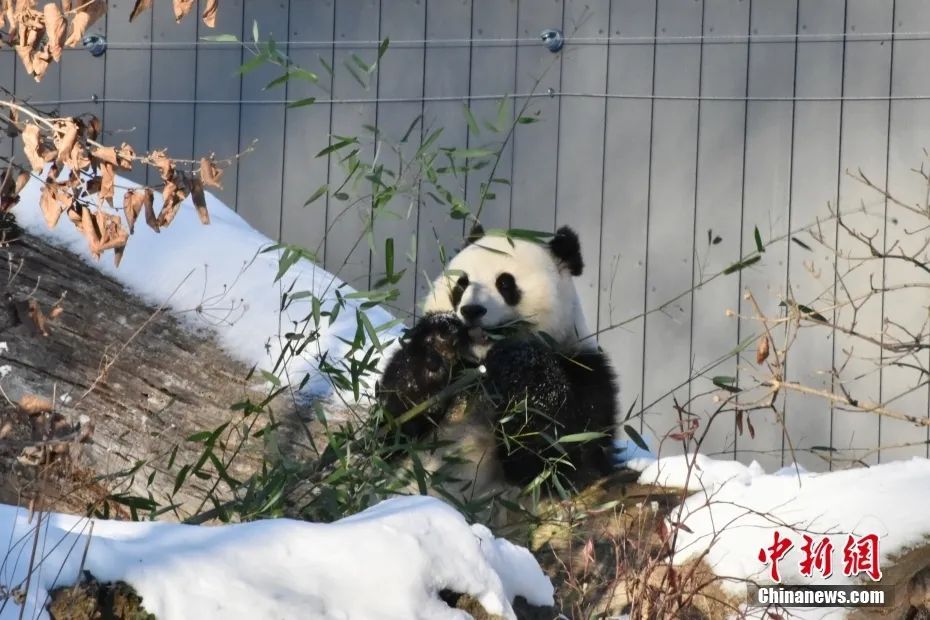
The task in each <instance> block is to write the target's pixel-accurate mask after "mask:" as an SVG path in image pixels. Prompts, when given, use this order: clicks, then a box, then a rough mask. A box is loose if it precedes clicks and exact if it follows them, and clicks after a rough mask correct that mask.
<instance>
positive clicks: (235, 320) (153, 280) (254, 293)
mask: <svg viewBox="0 0 930 620" xmlns="http://www.w3.org/2000/svg"><path fill="white" fill-rule="evenodd" d="M116 185H117V188H116V192H115V196H114V204H116V205H122V204H123V194H124V193H125V190H126V189H127V188H134V187H139V185H138V184H137V183H134V182H132V181H130V180H129V179H126V178H123V177H117V178H116ZM41 190H42V183H41V182H39V181H38V180H37V179H35V178H33V179H32V180H31V181H30V182H29V183H27V185H26V186H25V188H23V191H22V193H21V199H20V203H19V205H18V206H17V207H16V208H15V210H14V211H13V213H14V214H15V216H16V220H17V222H18V223H19V225H20V226H22V227H23V228H24V229H25V230H27V231H28V232H30V233H32V234H34V235H37V236H39V237H42V238H44V239H46V240H48V241H50V242H52V243H55V244H56V245H59V246H63V247H65V248H67V249H68V250H70V251H71V252H74V253H75V254H77V255H78V256H81V257H82V258H84V259H86V260H87V261H88V262H89V263H91V264H93V265H94V266H96V267H97V268H98V269H100V271H101V272H103V273H105V274H106V275H108V276H110V277H112V278H114V279H115V280H116V281H118V282H120V283H121V284H123V285H124V286H125V287H126V288H127V289H129V290H130V291H132V292H133V293H135V294H136V295H138V296H139V297H140V298H142V299H144V300H145V301H147V302H149V303H151V304H153V305H155V306H158V305H161V304H163V303H165V304H166V306H167V307H168V308H170V309H172V310H174V311H175V313H176V314H177V315H178V316H181V317H186V318H187V319H188V320H189V322H191V323H192V324H194V325H200V326H207V327H210V328H212V329H213V330H214V331H215V333H216V335H217V337H218V340H219V343H220V344H221V346H223V348H224V349H225V350H226V351H227V352H228V353H230V354H231V355H233V356H234V357H235V358H237V359H239V360H240V361H242V362H244V363H245V364H247V365H249V366H252V365H256V366H257V367H258V368H264V369H266V370H271V369H272V367H273V365H274V362H275V361H276V360H277V358H278V355H279V354H280V352H281V349H282V346H283V344H284V343H283V341H281V340H280V339H279V338H278V335H279V334H282V333H284V332H287V331H291V330H292V329H293V322H297V321H302V320H303V319H304V318H305V317H306V316H308V315H309V314H310V308H311V302H310V300H309V299H308V298H303V299H299V300H294V301H293V302H292V304H291V306H290V307H289V308H287V309H286V310H285V311H284V312H283V313H282V312H281V310H280V305H281V293H282V292H283V291H285V290H287V289H288V288H289V287H290V286H291V284H292V283H293V284H294V286H293V289H292V292H293V293H297V292H298V291H312V292H313V294H314V295H317V296H320V297H322V298H324V302H323V309H324V310H326V309H329V308H331V307H332V304H333V302H334V301H335V299H336V297H335V290H336V289H339V291H340V293H341V294H342V295H348V294H351V293H353V292H355V290H354V289H353V288H352V287H350V286H348V285H347V284H345V283H344V282H342V280H340V279H339V278H338V277H337V276H334V275H333V274H330V273H328V272H327V271H325V270H324V269H322V268H321V267H319V266H317V265H315V264H314V263H312V262H310V261H308V260H305V259H301V260H299V261H298V262H297V263H296V264H295V265H294V266H292V267H291V269H290V270H289V271H288V272H287V274H285V276H284V277H283V278H282V279H281V281H279V282H277V283H275V281H274V280H275V276H276V275H277V273H278V257H279V255H280V252H279V251H274V252H266V253H262V250H263V249H265V248H268V247H269V246H271V245H273V244H274V243H275V242H274V241H272V240H270V239H269V238H267V237H265V236H264V235H263V234H261V233H260V232H258V231H257V230H255V229H254V228H252V227H251V226H250V225H249V224H248V223H246V221H245V220H243V219H242V218H241V217H240V216H239V215H238V214H236V213H235V212H234V211H232V210H231V209H230V208H229V207H227V206H226V205H225V204H223V203H222V202H221V201H220V200H219V199H218V198H216V197H215V196H213V195H212V194H210V193H207V195H206V198H207V207H208V209H209V211H210V220H211V223H210V224H209V225H208V226H204V225H203V224H201V223H200V219H199V218H198V217H197V212H196V210H195V209H194V206H193V203H192V202H191V200H190V198H188V199H186V200H185V201H184V203H183V206H182V208H181V210H180V212H179V213H178V215H177V216H176V218H175V220H174V222H172V224H171V225H170V226H169V227H168V228H165V229H163V230H162V231H161V232H160V233H156V232H155V231H153V230H152V229H151V228H149V227H148V226H147V225H146V224H145V222H144V221H143V218H141V217H140V220H139V221H138V222H137V223H136V227H135V234H133V235H132V237H131V238H130V239H129V244H128V245H127V247H126V251H125V255H124V256H123V261H122V263H121V264H120V266H119V268H116V267H114V265H113V256H112V253H109V252H108V253H106V254H104V256H103V257H101V259H100V260H99V261H96V260H94V258H93V257H92V256H91V254H90V251H89V250H88V248H87V242H86V240H85V238H84V237H83V236H82V235H81V233H80V232H79V231H78V230H77V229H76V228H75V227H74V226H73V225H72V224H71V223H70V222H69V221H68V220H67V218H65V217H62V218H61V220H60V221H59V223H58V225H57V226H56V227H55V228H54V229H49V228H48V226H47V225H46V223H45V220H44V217H43V215H42V211H41V209H40V208H39V197H40V192H41ZM161 206H162V199H161V195H160V194H158V193H156V195H155V211H156V213H157V212H158V211H159V210H160V209H161ZM346 303H347V307H346V308H344V309H343V310H342V312H341V313H340V314H339V316H338V318H337V319H336V320H335V321H334V322H333V324H332V325H328V324H327V319H326V317H324V318H323V321H322V323H323V325H322V326H321V330H320V337H319V340H318V341H317V342H316V343H315V344H314V345H313V346H311V347H308V352H307V353H306V354H305V355H304V356H303V357H302V358H301V359H299V360H294V361H293V362H291V363H290V364H289V366H288V368H287V376H285V377H282V379H284V380H285V381H286V380H290V381H291V382H292V383H295V384H296V383H298V382H300V381H301V380H302V379H303V377H304V376H305V374H306V373H310V375H311V379H310V381H309V382H308V384H307V385H306V386H305V390H306V391H307V392H308V393H310V394H314V395H326V394H329V393H331V391H332V389H331V385H330V383H329V382H328V381H327V379H326V378H325V377H324V376H322V375H321V374H320V373H319V372H317V371H316V369H317V356H318V355H319V354H320V352H322V351H327V350H328V351H329V359H330V360H339V359H342V358H343V357H344V356H345V354H346V352H347V351H349V348H350V347H349V345H348V344H347V343H346V342H344V341H343V339H345V340H348V341H350V342H351V341H352V340H353V339H354V336H355V332H356V316H355V310H356V309H357V307H358V302H357V301H356V300H347V302H346ZM198 309H199V310H198ZM366 313H367V315H368V318H369V319H370V321H371V323H372V325H374V326H375V327H376V328H377V327H378V326H381V325H384V324H387V323H389V322H391V321H393V317H392V316H391V315H390V314H389V313H388V312H386V311H385V310H383V309H381V308H380V307H375V308H371V309H368V310H367V311H366ZM310 328H311V329H312V328H313V325H311V326H310ZM399 330H400V328H399V327H397V326H395V327H393V328H391V329H388V330H387V331H385V332H383V333H381V334H379V338H380V340H382V342H384V341H390V340H391V339H392V338H394V337H396V336H397V335H398V334H399ZM372 383H373V382H372Z"/></svg>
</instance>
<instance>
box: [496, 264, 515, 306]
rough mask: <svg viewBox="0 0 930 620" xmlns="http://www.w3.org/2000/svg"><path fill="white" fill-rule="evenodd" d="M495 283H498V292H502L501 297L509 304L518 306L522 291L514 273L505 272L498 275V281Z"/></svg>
mask: <svg viewBox="0 0 930 620" xmlns="http://www.w3.org/2000/svg"><path fill="white" fill-rule="evenodd" d="M495 284H496V285H497V292H499V293H500V294H501V297H503V298H504V301H505V302H507V305H509V306H516V305H517V304H518V303H520V297H521V296H522V293H521V291H520V288H519V287H518V286H517V281H516V280H515V279H514V277H513V275H511V274H509V273H507V272H504V273H502V274H500V275H499V276H497V282H496V283H495Z"/></svg>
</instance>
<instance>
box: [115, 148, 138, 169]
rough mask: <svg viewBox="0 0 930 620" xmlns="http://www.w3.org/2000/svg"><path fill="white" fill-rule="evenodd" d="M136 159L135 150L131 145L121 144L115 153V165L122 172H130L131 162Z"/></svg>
mask: <svg viewBox="0 0 930 620" xmlns="http://www.w3.org/2000/svg"><path fill="white" fill-rule="evenodd" d="M135 158H136V150H135V149H134V148H132V145H130V144H126V143H125V142H123V143H122V144H121V145H120V147H119V149H118V150H117V151H116V165H117V166H119V167H120V168H122V169H123V170H132V160H133V159H135Z"/></svg>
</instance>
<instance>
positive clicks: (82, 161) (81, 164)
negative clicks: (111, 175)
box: [64, 142, 90, 170]
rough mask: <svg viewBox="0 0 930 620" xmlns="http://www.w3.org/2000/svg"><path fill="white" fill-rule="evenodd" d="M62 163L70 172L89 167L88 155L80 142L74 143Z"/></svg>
mask: <svg viewBox="0 0 930 620" xmlns="http://www.w3.org/2000/svg"><path fill="white" fill-rule="evenodd" d="M64 163H65V164H66V165H67V166H68V167H69V168H71V169H72V170H83V169H85V168H87V167H88V166H90V154H89V153H88V152H87V149H86V148H85V147H84V145H83V144H81V143H80V142H75V143H74V146H72V147H71V152H70V153H69V154H68V156H67V157H65V158H64Z"/></svg>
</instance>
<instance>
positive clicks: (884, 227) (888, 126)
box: [875, 0, 898, 463]
mask: <svg viewBox="0 0 930 620" xmlns="http://www.w3.org/2000/svg"><path fill="white" fill-rule="evenodd" d="M897 9H898V2H897V0H892V2H891V50H890V53H889V58H888V118H887V121H886V124H885V199H884V203H885V204H884V211H883V215H882V253H883V254H884V253H887V251H888V195H887V192H888V182H889V175H890V172H891V113H892V110H893V109H894V105H893V102H892V101H891V95H892V90H893V88H894V41H895V39H894V33H895V30H896V29H897V17H898V15H897ZM887 269H888V260H887V259H885V258H882V295H881V315H880V316H881V319H882V327H881V333H880V334H879V336H878V337H879V340H880V341H881V343H882V345H884V344H885V290H884V289H885V287H886V286H887V282H886V277H887ZM884 362H885V350H884V349H883V348H881V347H879V349H878V402H879V403H881V402H882V399H883V398H884V389H883V385H882V382H883V381H884V374H885V373H884V370H885V366H884ZM875 417H876V418H878V420H877V422H878V445H877V446H875V447H876V448H877V450H878V454H877V455H876V457H875V458H876V461H877V462H878V463H881V462H882V450H881V446H882V416H875Z"/></svg>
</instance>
